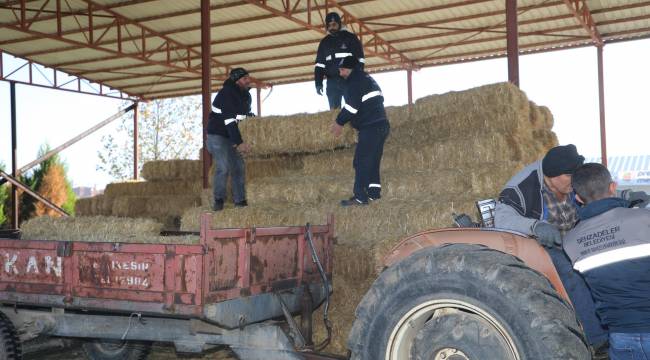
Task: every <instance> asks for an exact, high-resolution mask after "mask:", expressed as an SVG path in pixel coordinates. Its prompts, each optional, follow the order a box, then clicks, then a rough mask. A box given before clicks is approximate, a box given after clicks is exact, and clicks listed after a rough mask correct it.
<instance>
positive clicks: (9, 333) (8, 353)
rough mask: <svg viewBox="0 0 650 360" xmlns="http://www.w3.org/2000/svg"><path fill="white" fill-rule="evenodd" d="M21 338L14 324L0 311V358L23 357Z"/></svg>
mask: <svg viewBox="0 0 650 360" xmlns="http://www.w3.org/2000/svg"><path fill="white" fill-rule="evenodd" d="M22 358H23V357H22V351H21V346H20V340H19V339H18V334H17V333H16V328H15V327H14V324H13V323H12V322H11V320H9V318H8V317H7V315H5V314H4V313H3V312H1V311H0V360H20V359H22Z"/></svg>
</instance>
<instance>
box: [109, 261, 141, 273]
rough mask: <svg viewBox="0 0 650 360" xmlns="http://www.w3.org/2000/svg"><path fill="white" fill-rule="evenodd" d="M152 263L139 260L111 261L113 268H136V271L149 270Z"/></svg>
mask: <svg viewBox="0 0 650 360" xmlns="http://www.w3.org/2000/svg"><path fill="white" fill-rule="evenodd" d="M149 266H150V264H149V263H148V262H137V261H116V260H113V261H112V262H111V267H112V268H113V270H136V271H147V270H149Z"/></svg>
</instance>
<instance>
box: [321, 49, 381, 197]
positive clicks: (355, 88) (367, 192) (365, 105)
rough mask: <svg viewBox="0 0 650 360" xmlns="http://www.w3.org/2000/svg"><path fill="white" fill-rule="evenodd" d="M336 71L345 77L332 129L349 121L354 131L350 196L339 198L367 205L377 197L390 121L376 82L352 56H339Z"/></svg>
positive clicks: (379, 190) (337, 131)
mask: <svg viewBox="0 0 650 360" xmlns="http://www.w3.org/2000/svg"><path fill="white" fill-rule="evenodd" d="M339 73H340V75H341V77H342V78H344V79H345V92H344V100H345V106H344V107H343V109H342V110H341V112H340V113H339V115H338V116H337V117H336V122H335V123H334V124H332V133H333V134H334V135H335V136H339V135H341V131H342V130H343V126H344V125H345V124H346V123H348V122H349V123H350V125H352V127H353V128H355V129H356V130H357V131H358V141H357V147H356V149H355V152H354V161H353V166H354V196H352V197H351V198H350V199H346V200H343V201H341V205H342V206H354V205H367V204H368V201H373V200H378V199H379V198H380V197H381V181H380V176H379V169H380V165H381V157H382V154H383V152H384V142H386V138H387V137H388V133H389V132H390V125H389V124H388V118H387V117H386V111H385V109H384V96H383V95H382V93H381V89H380V88H379V85H377V83H376V82H375V80H374V79H373V78H371V77H370V75H368V74H367V73H365V72H364V71H363V70H362V69H361V67H360V65H359V62H358V61H357V59H356V58H355V57H354V56H348V57H345V58H343V60H342V61H341V64H340V66H339Z"/></svg>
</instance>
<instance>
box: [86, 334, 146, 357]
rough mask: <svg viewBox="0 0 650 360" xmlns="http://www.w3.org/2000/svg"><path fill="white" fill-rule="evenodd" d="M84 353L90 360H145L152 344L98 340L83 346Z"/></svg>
mask: <svg viewBox="0 0 650 360" xmlns="http://www.w3.org/2000/svg"><path fill="white" fill-rule="evenodd" d="M83 349H84V353H85V354H86V357H87V358H88V359H90V360H144V359H146V358H147V356H148V355H149V351H150V350H151V344H149V343H144V342H134V341H122V340H109V339H96V340H92V341H87V342H85V343H84V344H83Z"/></svg>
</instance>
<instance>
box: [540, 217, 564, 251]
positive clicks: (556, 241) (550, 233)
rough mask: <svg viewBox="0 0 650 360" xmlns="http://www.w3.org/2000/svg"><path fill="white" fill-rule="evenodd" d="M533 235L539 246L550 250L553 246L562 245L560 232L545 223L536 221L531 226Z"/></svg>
mask: <svg viewBox="0 0 650 360" xmlns="http://www.w3.org/2000/svg"><path fill="white" fill-rule="evenodd" d="M533 235H534V236H535V237H536V238H537V241H538V242H539V244H540V245H542V246H544V247H547V248H550V247H553V245H562V236H561V235H560V230H558V229H557V228H556V227H555V226H553V225H551V224H549V223H547V222H546V221H538V222H536V223H535V225H533Z"/></svg>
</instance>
